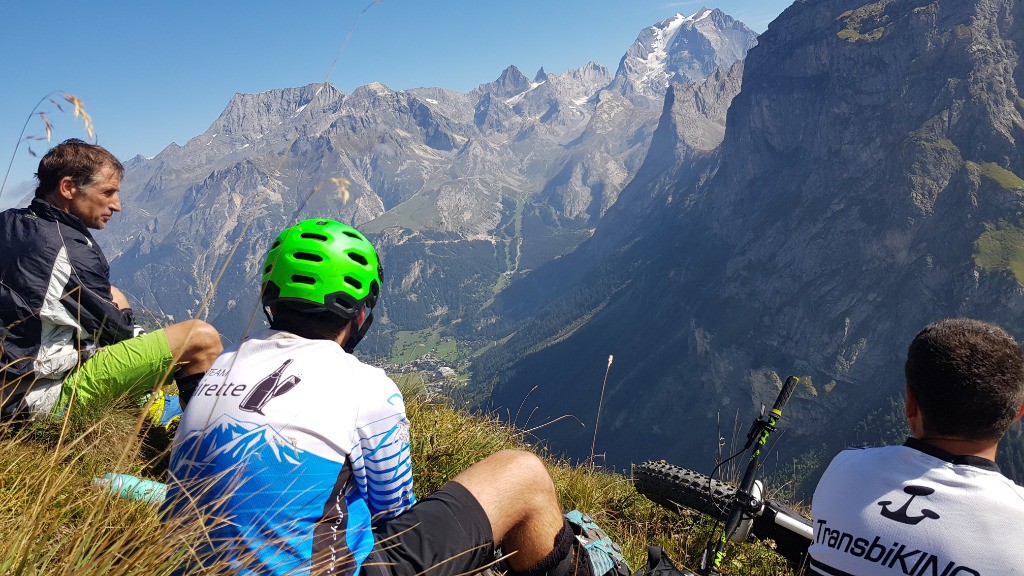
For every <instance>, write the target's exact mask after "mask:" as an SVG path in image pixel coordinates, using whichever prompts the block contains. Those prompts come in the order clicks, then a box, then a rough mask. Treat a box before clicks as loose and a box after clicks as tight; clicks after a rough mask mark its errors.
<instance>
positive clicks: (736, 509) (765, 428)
mask: <svg viewBox="0 0 1024 576" xmlns="http://www.w3.org/2000/svg"><path fill="white" fill-rule="evenodd" d="M799 382H800V379H799V378H797V377H796V376H790V377H789V378H786V382H785V383H784V384H783V385H782V390H781V391H780V392H779V396H778V397H777V398H776V399H775V404H774V405H773V406H772V409H771V411H770V412H769V413H768V418H767V419H765V416H764V407H763V406H762V407H761V415H760V416H759V417H758V418H756V419H755V420H754V423H753V425H751V427H750V431H749V432H747V443H746V444H745V445H744V446H743V451H746V450H747V449H749V448H750V447H751V446H752V445H753V446H754V450H753V452H751V453H750V460H749V461H748V462H747V469H746V471H744V473H743V480H742V481H741V482H740V485H739V487H738V488H737V490H736V498H735V499H734V500H733V503H732V505H731V506H730V507H729V516H728V518H727V520H726V522H725V526H724V527H723V528H722V533H721V534H720V535H719V537H718V539H717V540H715V541H713V542H712V543H711V544H709V546H708V549H707V551H706V552H705V555H704V562H703V563H704V566H703V567H702V568H703V571H704V576H713V575H719V574H721V571H720V570H721V567H722V560H723V559H724V557H725V544H726V542H728V541H729V536H730V535H731V534H732V533H733V532H735V531H736V529H737V527H739V525H740V522H742V521H743V517H744V515H746V514H752V513H756V512H757V508H758V507H759V506H760V503H761V500H760V498H757V497H755V496H753V495H752V492H751V491H752V490H753V488H754V482H755V479H756V476H757V464H758V460H759V459H760V458H761V451H762V450H763V449H764V448H765V446H766V445H767V444H768V438H769V436H771V434H772V433H773V432H775V425H776V424H777V423H778V421H779V420H780V419H781V418H782V408H783V407H784V406H785V405H786V403H787V402H789V399H790V397H791V396H792V395H793V392H794V390H796V385H797V383H799Z"/></svg>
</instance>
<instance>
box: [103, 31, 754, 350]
mask: <svg viewBox="0 0 1024 576" xmlns="http://www.w3.org/2000/svg"><path fill="white" fill-rule="evenodd" d="M705 20H707V22H708V23H711V22H713V21H714V19H713V18H705ZM731 25H732V26H734V27H736V26H741V25H739V24H738V23H735V22H733V24H731ZM711 30H713V27H706V32H707V33H710V31H711ZM747 33H748V35H749V36H750V37H753V35H752V33H750V32H749V30H748V31H747ZM744 46H745V45H744ZM667 50H668V51H667V52H666V54H668V57H670V58H682V56H680V55H679V54H677V52H678V51H690V52H691V55H690V56H687V58H693V59H698V60H701V61H717V60H719V59H723V61H729V62H730V63H731V60H730V58H731V59H733V60H734V59H735V58H736V57H738V56H736V54H739V55H740V56H741V55H742V53H743V52H744V51H745V48H738V47H734V46H732V44H730V43H729V42H724V43H723V42H718V43H708V44H707V45H704V44H702V45H700V46H688V45H682V44H680V45H678V46H675V47H668V48H667ZM718 50H721V51H723V55H722V56H718V55H716V54H714V52H715V51H718ZM623 74H625V73H624V72H621V71H620V74H619V77H623ZM680 74H682V73H681V72H680ZM627 76H628V74H627ZM674 77H680V76H679V74H676V75H675V76H674ZM612 79H613V76H612V74H611V73H610V72H609V71H608V70H607V69H605V68H604V67H602V66H599V65H596V64H593V63H591V64H587V65H585V66H583V67H581V68H580V69H578V70H569V71H566V72H564V73H561V74H554V73H548V72H544V71H543V70H541V71H539V72H538V73H537V74H536V76H535V78H534V80H532V81H531V80H530V79H529V78H528V77H527V76H526V75H524V74H523V73H522V72H521V71H520V70H518V69H517V68H515V67H514V66H512V67H509V68H507V69H506V70H505V71H504V72H502V73H501V75H500V77H499V78H498V79H496V80H495V81H494V82H491V83H488V84H484V85H481V86H479V87H478V88H477V89H475V90H473V91H471V92H469V93H457V92H453V91H450V90H445V89H442V88H420V89H414V90H407V91H394V90H391V89H390V88H388V87H387V86H384V85H382V84H377V83H374V84H370V85H367V86H363V87H360V88H358V89H356V90H355V91H353V93H352V94H345V93H343V92H341V91H338V90H336V89H334V88H333V87H331V86H324V85H311V86H306V87H303V88H294V89H284V90H274V91H270V92H266V93H262V94H250V95H243V94H239V95H236V96H235V97H234V98H233V99H232V101H231V102H230V103H229V104H228V106H227V108H226V109H225V110H224V112H223V113H222V114H221V116H220V117H219V118H218V119H217V120H216V121H215V122H214V123H213V124H212V125H211V126H210V128H209V130H207V131H206V132H205V133H204V134H202V135H200V136H197V137H196V138H193V139H192V140H190V141H189V142H188V143H186V144H185V145H184V146H177V145H174V144H172V145H170V146H168V148H167V149H165V150H164V151H163V152H161V153H160V154H159V155H158V156H157V157H156V158H153V159H150V160H147V159H142V158H138V159H135V160H133V161H132V162H131V163H129V168H128V174H127V176H126V178H125V182H124V184H123V186H122V189H123V195H124V205H125V211H124V215H123V218H121V219H120V222H119V223H118V225H117V226H116V227H115V226H112V227H111V229H110V232H111V233H110V234H106V235H105V237H106V238H105V240H106V242H107V244H108V245H107V246H106V247H105V249H106V250H107V252H108V254H109V255H110V256H111V264H112V270H113V274H114V279H115V282H116V283H117V284H118V285H119V286H121V287H123V288H125V291H126V292H127V293H128V294H130V295H131V296H132V297H133V298H134V299H135V301H136V304H137V305H138V304H141V305H142V306H143V307H145V308H148V309H152V310H154V311H157V312H158V313H162V314H164V315H166V316H170V317H175V318H178V319H180V318H183V317H187V316H193V315H197V314H198V315H201V316H205V317H207V318H208V319H210V320H212V321H213V322H214V323H215V324H216V325H217V326H218V327H219V328H220V329H221V330H222V331H223V332H224V333H225V334H226V335H227V336H228V337H229V338H232V339H234V338H237V337H239V336H240V335H241V334H242V333H244V332H245V331H246V329H247V326H249V325H250V323H251V322H252V321H253V317H254V316H255V321H256V322H257V323H258V322H260V317H261V315H260V314H259V313H258V312H257V311H256V307H255V306H254V304H255V297H256V284H257V278H258V276H257V271H258V270H257V269H258V266H259V260H260V258H261V257H262V254H263V253H264V250H265V248H266V246H267V245H268V243H269V241H270V240H271V238H272V237H273V235H274V233H275V232H276V231H277V230H279V229H280V228H281V227H283V226H284V225H286V224H287V223H290V222H293V221H295V220H296V219H299V218H305V217H310V216H313V215H317V216H328V217H334V218H337V219H340V220H343V221H346V222H352V223H355V224H357V225H359V226H360V227H361V228H362V229H363V230H364V231H366V232H368V233H370V234H372V235H374V236H375V237H377V238H379V242H378V243H379V248H380V251H381V252H382V255H383V258H384V262H385V268H386V274H387V275H388V282H389V287H390V290H388V291H387V292H386V293H385V296H384V306H383V308H382V310H381V311H380V314H379V316H378V320H379V321H380V323H379V326H378V328H379V330H375V332H376V334H377V335H378V336H380V335H383V336H385V337H389V335H393V334H394V332H395V331H398V330H416V329H421V328H429V327H431V326H441V327H443V328H444V329H445V330H447V331H449V332H452V331H457V332H459V333H460V335H461V336H463V337H474V333H475V326H478V325H480V324H481V323H484V324H486V323H489V322H492V321H493V317H491V316H490V315H489V313H487V312H485V313H484V314H483V315H482V316H481V314H480V310H481V309H485V308H486V306H487V304H488V302H489V301H490V300H491V299H492V298H493V296H494V295H495V294H496V293H499V292H500V291H501V290H502V289H503V288H504V286H505V285H506V284H507V282H508V280H509V279H510V278H512V277H515V276H516V275H521V274H522V273H525V272H526V271H528V270H529V269H532V268H534V267H536V266H539V265H541V264H543V263H545V262H547V261H550V260H551V259H552V258H555V257H557V256H559V255H561V254H563V253H565V252H567V251H569V250H571V249H572V248H573V247H575V246H576V245H577V244H578V243H579V242H580V241H581V240H583V239H584V238H586V237H587V236H589V235H590V234H591V232H592V230H593V228H594V226H595V224H596V223H597V222H598V221H599V220H600V219H601V218H602V217H603V216H604V214H605V213H606V212H607V210H608V209H609V207H611V206H612V205H613V204H614V203H615V201H616V199H617V198H618V195H619V193H620V192H621V190H622V189H623V187H624V186H625V185H626V183H627V182H628V181H629V180H630V178H631V177H632V175H633V174H634V173H635V172H636V170H637V168H638V167H639V164H640V162H641V160H642V159H643V156H644V153H645V152H646V149H647V145H648V143H649V139H650V134H651V132H652V131H653V129H654V127H655V125H656V122H657V117H658V114H657V110H654V111H652V110H649V109H647V108H646V107H638V106H637V105H636V104H634V103H631V102H630V101H629V100H628V99H627V98H625V97H624V96H622V95H621V94H619V93H617V92H616V91H615V90H611V89H609V88H608V86H609V84H610V83H611V81H612ZM646 89H647V90H648V92H649V94H650V97H651V98H653V99H660V98H661V96H659V90H660V94H661V95H663V94H664V92H665V90H666V89H667V83H663V84H661V85H660V88H659V84H658V83H657V82H655V83H653V84H652V83H648V85H647V88H646ZM239 238H242V240H241V244H240V245H239V246H238V249H237V250H236V249H234V248H233V246H234V243H235V241H236V240H237V239H239ZM222 275H223V276H222ZM218 278H220V281H219V283H218V284H216V285H215V282H216V280H217V279H218ZM481 317H482V318H483V319H481ZM370 344H371V346H370V347H368V349H369V350H370V351H371V352H373V351H378V352H379V353H381V354H383V353H385V352H386V351H387V342H384V343H383V345H378V343H374V342H371V343H370Z"/></svg>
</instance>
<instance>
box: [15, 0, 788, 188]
mask: <svg viewBox="0 0 1024 576" xmlns="http://www.w3.org/2000/svg"><path fill="white" fill-rule="evenodd" d="M791 2H792V0H720V1H717V2H715V1H712V0H696V1H689V0H683V1H676V2H670V1H666V0H517V1H510V0H506V1H503V2H497V1H493V0H492V1H486V0H379V1H373V0H333V1H328V0H317V1H310V2H294V3H286V2H283V1H281V0H278V1H270V0H249V1H247V2H244V3H243V2H227V1H217V0H215V1H206V0H181V1H175V2H162V3H156V2H140V1H138V0H135V1H132V2H128V1H100V2H80V1H75V2H72V1H70V0H60V1H50V2H30V1H18V0H0V11H2V12H0V13H2V15H3V17H2V18H0V75H2V78H3V89H2V90H0V178H2V175H3V172H5V171H6V169H7V164H8V163H9V162H11V161H12V159H13V162H14V165H13V168H12V171H11V175H10V178H9V179H8V183H7V190H5V192H4V194H3V196H0V206H4V207H5V206H6V205H8V204H9V202H11V201H13V200H15V198H12V196H13V195H14V194H15V193H17V192H19V190H16V189H15V190H14V192H12V185H17V184H19V183H24V182H26V181H29V180H31V179H32V173H33V172H34V171H35V166H36V164H37V162H38V159H36V158H33V157H32V156H31V155H30V154H29V153H28V147H29V146H31V148H32V149H33V150H35V151H36V152H37V153H42V152H44V151H45V150H46V149H47V148H48V145H47V144H46V143H45V142H42V143H41V142H29V143H28V146H26V143H24V142H23V143H22V144H21V147H20V148H19V149H18V150H17V153H16V154H15V152H14V149H15V144H16V143H17V141H18V134H19V132H20V131H21V129H22V125H23V124H25V121H26V118H28V117H29V115H30V113H31V111H32V108H33V106H35V105H36V103H37V102H38V101H39V100H40V99H42V98H43V97H45V96H46V95H47V94H48V93H50V92H51V91H57V92H58V95H59V94H62V93H65V92H70V93H72V94H75V95H76V96H78V97H79V98H80V99H81V100H82V102H83V103H84V105H85V109H86V111H87V112H88V113H89V114H90V115H91V116H92V121H93V125H94V127H95V130H96V136H97V140H98V142H99V143H100V144H103V145H104V146H106V147H107V148H109V149H110V150H111V151H112V152H113V153H114V154H115V155H117V156H118V157H120V158H130V157H132V156H134V155H135V154H143V155H146V156H152V155H155V154H156V153H158V152H159V151H160V150H162V149H163V148H164V147H165V146H167V145H168V144H170V143H171V142H177V143H179V144H183V143H185V142H186V141H187V140H188V139H189V138H192V137H193V136H196V135H198V134H200V133H202V132H203V131H204V130H206V128H207V127H208V126H209V125H210V123H211V122H213V120H215V119H216V118H217V116H218V115H219V114H220V112H221V110H223V108H224V106H225V105H226V104H227V103H228V101H229V100H230V99H231V97H232V96H233V95H234V94H235V93H236V92H243V93H251V92H261V91H265V90H271V89H274V88H285V87H291V86H303V85H306V84H310V83H314V82H322V81H323V80H324V79H326V78H327V76H328V73H329V72H330V71H331V65H332V62H333V61H334V59H335V57H336V56H337V55H338V53H339V51H340V50H341V49H342V46H343V45H344V51H343V52H341V54H340V57H339V58H338V60H337V64H336V65H335V67H334V69H333V72H330V81H331V82H332V83H334V84H335V85H336V86H337V87H339V88H340V89H342V90H344V91H346V92H351V91H352V90H353V89H354V88H355V87H357V86H361V85H363V84H366V83H369V82H382V83H384V84H386V85H388V86H390V87H391V88H393V89H396V90H398V89H405V88H414V87H419V86H441V87H444V88H451V89H454V90H460V91H468V90H471V89H472V88H474V87H475V86H477V85H479V84H482V83H485V82H489V81H491V80H493V79H495V78H497V76H498V75H499V74H500V73H501V71H502V70H503V69H504V68H505V67H507V66H509V65H511V64H514V65H516V66H518V67H519V68H520V69H521V70H522V71H523V72H524V73H525V74H526V75H527V76H531V77H532V76H533V74H534V73H535V72H536V71H537V69H538V68H540V67H541V66H543V67H544V68H545V70H547V71H549V72H563V71H565V70H567V69H570V68H578V67H580V66H583V65H584V64H586V63H587V62H589V61H591V60H593V61H595V62H598V63H600V64H603V65H605V66H607V67H608V68H609V69H611V70H612V71H614V70H615V68H616V66H617V65H618V61H619V59H620V58H621V57H622V55H623V54H624V53H625V51H626V50H627V49H628V48H629V46H630V44H632V42H633V41H634V40H635V39H636V36H637V34H638V33H639V32H640V30H641V29H643V28H645V27H647V26H650V25H652V24H654V23H656V22H659V21H661V20H664V19H666V18H668V17H670V16H672V15H674V14H675V13H676V12H680V13H683V14H692V13H694V12H696V11H697V10H699V9H700V8H701V7H702V6H708V7H710V8H720V9H722V10H723V11H724V12H726V13H727V14H730V15H731V16H733V17H735V18H738V19H740V20H742V21H743V22H745V23H746V24H747V25H748V26H750V27H751V28H753V29H754V30H755V31H757V32H763V31H764V30H765V29H766V28H767V27H768V24H769V22H771V21H772V20H773V19H774V18H775V17H776V16H777V15H778V14H779V13H780V12H782V10H784V9H785V8H786V7H787V6H789V4H790V3H791ZM346 38H347V42H346ZM58 99H59V98H58ZM64 108H65V110H70V107H68V106H64ZM40 110H42V111H44V112H45V113H46V114H47V115H48V116H49V117H50V118H51V120H52V121H53V124H54V129H53V140H54V141H55V142H57V141H60V140H63V139H65V138H70V137H84V131H83V130H82V128H81V123H80V121H75V120H73V119H72V117H71V115H70V114H67V113H61V112H59V111H58V110H56V109H55V108H54V107H53V105H52V104H50V103H49V102H46V103H44V105H43V106H42V107H41V108H40ZM27 134H29V135H42V134H43V124H42V122H41V121H40V120H39V118H38V117H34V118H32V119H31V120H29V124H28V131H27ZM19 196H20V194H19Z"/></svg>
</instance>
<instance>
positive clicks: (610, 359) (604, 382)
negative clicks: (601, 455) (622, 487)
mask: <svg viewBox="0 0 1024 576" xmlns="http://www.w3.org/2000/svg"><path fill="white" fill-rule="evenodd" d="M614 361H615V356H613V355H611V354H609V355H608V365H607V366H605V368H604V380H602V381H601V396H600V397H598V400H597V416H595V417H594V438H593V439H592V440H591V441H590V467H591V468H593V467H594V450H595V448H596V447H597V425H598V424H599V423H600V422H601V408H602V407H603V406H604V389H605V386H606V385H607V384H608V373H609V372H611V370H612V362H614Z"/></svg>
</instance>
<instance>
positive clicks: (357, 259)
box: [348, 252, 366, 266]
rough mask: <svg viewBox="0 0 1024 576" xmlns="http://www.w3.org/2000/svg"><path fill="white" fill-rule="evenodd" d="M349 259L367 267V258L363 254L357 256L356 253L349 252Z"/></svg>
mask: <svg viewBox="0 0 1024 576" xmlns="http://www.w3.org/2000/svg"><path fill="white" fill-rule="evenodd" d="M348 257H349V258H351V259H352V260H354V261H355V262H358V263H359V265H361V266H366V257H365V256H363V255H362V254H357V253H355V252H349V253H348Z"/></svg>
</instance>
